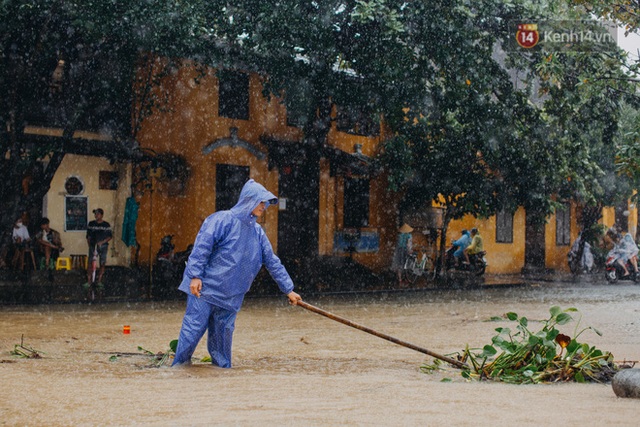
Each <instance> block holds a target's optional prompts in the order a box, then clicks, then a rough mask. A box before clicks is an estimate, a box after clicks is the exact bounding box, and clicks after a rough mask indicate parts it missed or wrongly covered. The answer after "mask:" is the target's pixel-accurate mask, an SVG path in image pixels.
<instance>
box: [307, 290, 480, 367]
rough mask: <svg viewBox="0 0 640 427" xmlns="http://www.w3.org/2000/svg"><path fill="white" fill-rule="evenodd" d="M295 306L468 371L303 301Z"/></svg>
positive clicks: (452, 361) (441, 356)
mask: <svg viewBox="0 0 640 427" xmlns="http://www.w3.org/2000/svg"><path fill="white" fill-rule="evenodd" d="M296 305H299V306H300V307H302V308H305V309H307V310H309V311H313V312H314V313H317V314H320V315H322V316H324V317H328V318H329V319H331V320H335V321H336V322H340V323H342V324H345V325H347V326H351V327H352V328H355V329H359V330H361V331H363V332H366V333H368V334H371V335H375V336H376V337H378V338H382V339H385V340H387V341H391V342H392V343H395V344H398V345H401V346H403V347H407V348H410V349H412V350H415V351H419V352H420V353H424V354H428V355H429V356H432V357H435V358H436V359H440V360H444V361H445V362H447V363H450V364H452V365H453V366H457V367H458V368H462V369H468V368H469V365H467V364H466V363H464V362H461V361H459V360H456V359H452V358H451V357H447V356H443V355H441V354H438V353H434V352H433V351H431V350H427V349H426V348H422V347H418V346H417V345H414V344H411V343H408V342H406V341H402V340H400V339H398V338H395V337H392V336H391V335H387V334H383V333H381V332H378V331H375V330H373V329H371V328H367V327H366V326H362V325H359V324H357V323H354V322H352V321H351V320H348V319H345V318H344V317H340V316H337V315H335V314H333V313H330V312H328V311H325V310H323V309H321V308H318V307H316V306H314V305H311V304H308V303H306V302H304V301H298V302H297V303H296Z"/></svg>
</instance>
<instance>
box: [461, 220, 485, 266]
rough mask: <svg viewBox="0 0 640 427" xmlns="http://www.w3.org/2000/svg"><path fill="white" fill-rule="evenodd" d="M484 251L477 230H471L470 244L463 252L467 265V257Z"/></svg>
mask: <svg viewBox="0 0 640 427" xmlns="http://www.w3.org/2000/svg"><path fill="white" fill-rule="evenodd" d="M482 251H484V243H483V240H482V236H481V235H480V233H479V232H478V229H477V228H472V229H471V244H470V245H469V246H467V248H466V249H465V250H464V258H465V261H466V262H467V263H469V255H475V254H477V253H480V252H482Z"/></svg>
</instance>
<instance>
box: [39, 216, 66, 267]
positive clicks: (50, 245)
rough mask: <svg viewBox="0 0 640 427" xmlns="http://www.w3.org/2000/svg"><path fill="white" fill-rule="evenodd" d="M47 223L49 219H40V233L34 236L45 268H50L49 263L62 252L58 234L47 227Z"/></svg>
mask: <svg viewBox="0 0 640 427" xmlns="http://www.w3.org/2000/svg"><path fill="white" fill-rule="evenodd" d="M49 222H50V221H49V218H42V220H40V231H38V233H37V234H36V241H37V242H38V248H39V250H40V252H42V253H43V254H44V262H45V263H44V265H45V268H49V267H51V266H50V265H49V263H50V262H51V261H52V260H56V259H57V258H58V256H59V255H60V252H62V251H63V250H64V248H63V247H62V241H61V240H60V233H58V232H57V231H56V230H54V229H53V228H51V227H49Z"/></svg>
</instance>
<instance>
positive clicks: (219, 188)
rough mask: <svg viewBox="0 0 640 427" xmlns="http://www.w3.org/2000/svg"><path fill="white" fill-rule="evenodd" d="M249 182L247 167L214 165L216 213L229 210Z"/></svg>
mask: <svg viewBox="0 0 640 427" xmlns="http://www.w3.org/2000/svg"><path fill="white" fill-rule="evenodd" d="M248 180H249V166H237V165H227V164H217V165H216V211H223V210H227V209H231V208H232V207H234V206H235V204H236V203H237V202H238V197H240V192H241V191H242V187H243V186H244V184H245V183H246V182H247V181H248Z"/></svg>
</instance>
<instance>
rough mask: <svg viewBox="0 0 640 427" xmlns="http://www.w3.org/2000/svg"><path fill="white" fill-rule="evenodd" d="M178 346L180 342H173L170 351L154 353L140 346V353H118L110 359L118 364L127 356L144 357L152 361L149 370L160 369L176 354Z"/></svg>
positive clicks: (170, 344)
mask: <svg viewBox="0 0 640 427" xmlns="http://www.w3.org/2000/svg"><path fill="white" fill-rule="evenodd" d="M177 346H178V340H173V341H171V342H170V343H169V349H168V350H167V351H165V352H158V353H154V352H152V351H150V350H147V349H146V348H143V347H142V346H138V351H139V353H116V354H112V355H111V356H110V357H109V361H110V362H116V361H118V360H119V359H120V358H121V357H127V356H143V357H148V358H150V359H151V363H150V364H149V365H148V367H149V368H159V367H161V366H164V365H165V364H166V363H167V361H168V360H169V358H170V357H171V356H172V355H174V354H175V353H176V348H177Z"/></svg>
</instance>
